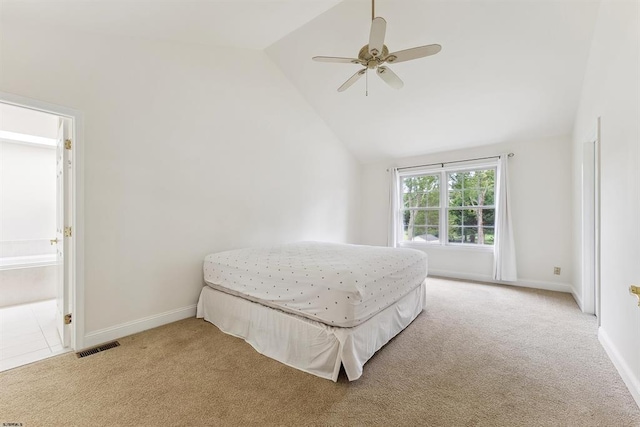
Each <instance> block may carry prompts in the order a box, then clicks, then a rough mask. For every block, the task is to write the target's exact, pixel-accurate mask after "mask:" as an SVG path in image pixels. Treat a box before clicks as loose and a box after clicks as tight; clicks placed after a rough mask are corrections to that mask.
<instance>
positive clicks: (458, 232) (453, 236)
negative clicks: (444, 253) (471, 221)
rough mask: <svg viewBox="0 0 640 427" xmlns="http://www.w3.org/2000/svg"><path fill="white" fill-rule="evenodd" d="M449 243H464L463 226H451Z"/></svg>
mask: <svg viewBox="0 0 640 427" xmlns="http://www.w3.org/2000/svg"><path fill="white" fill-rule="evenodd" d="M449 243H462V227H449Z"/></svg>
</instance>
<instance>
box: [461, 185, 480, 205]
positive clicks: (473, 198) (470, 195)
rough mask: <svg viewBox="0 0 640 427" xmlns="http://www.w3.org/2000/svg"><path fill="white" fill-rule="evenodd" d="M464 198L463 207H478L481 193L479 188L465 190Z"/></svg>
mask: <svg viewBox="0 0 640 427" xmlns="http://www.w3.org/2000/svg"><path fill="white" fill-rule="evenodd" d="M463 195H464V197H463V199H462V203H463V206H478V205H480V202H479V199H480V197H479V191H478V189H477V188H465V189H464V193H463Z"/></svg>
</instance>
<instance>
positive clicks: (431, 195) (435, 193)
mask: <svg viewBox="0 0 640 427" xmlns="http://www.w3.org/2000/svg"><path fill="white" fill-rule="evenodd" d="M427 206H428V207H430V208H439V207H440V191H439V190H432V191H429V192H428V193H427Z"/></svg>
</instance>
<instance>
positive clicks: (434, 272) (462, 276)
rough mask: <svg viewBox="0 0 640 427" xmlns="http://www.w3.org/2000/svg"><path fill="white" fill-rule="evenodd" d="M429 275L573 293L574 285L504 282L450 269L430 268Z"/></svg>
mask: <svg viewBox="0 0 640 427" xmlns="http://www.w3.org/2000/svg"><path fill="white" fill-rule="evenodd" d="M429 276H439V277H449V278H452V279H462V280H472V281H474V282H486V283H497V284H499V285H511V286H522V287H524V288H533V289H544V290H547V291H557V292H565V293H568V294H570V293H573V286H571V285H570V284H568V283H556V282H543V281H540V280H529V279H518V281H517V282H503V281H500V280H494V279H493V277H491V276H489V275H483V274H469V273H461V272H458V271H449V270H432V269H429Z"/></svg>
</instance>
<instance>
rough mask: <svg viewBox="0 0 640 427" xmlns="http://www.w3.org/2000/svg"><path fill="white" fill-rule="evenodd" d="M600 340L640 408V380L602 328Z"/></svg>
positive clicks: (600, 328) (599, 331) (599, 330)
mask: <svg viewBox="0 0 640 427" xmlns="http://www.w3.org/2000/svg"><path fill="white" fill-rule="evenodd" d="M598 340H600V344H602V347H604V350H605V351H606V352H607V355H608V356H609V359H611V361H612V362H613V365H614V366H615V367H616V369H617V370H618V373H619V374H620V376H621V377H622V381H624V383H625V384H626V386H627V388H628V389H629V392H631V396H633V398H634V399H635V401H636V404H637V405H638V407H640V380H639V379H638V377H636V376H635V375H634V373H633V371H632V370H631V368H630V367H629V365H628V364H627V362H625V361H624V359H623V358H622V356H621V355H620V352H619V351H618V349H617V348H616V346H615V345H613V343H612V342H611V339H610V338H609V335H608V334H607V332H606V331H605V330H604V329H602V326H601V327H599V328H598Z"/></svg>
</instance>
